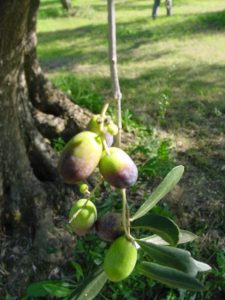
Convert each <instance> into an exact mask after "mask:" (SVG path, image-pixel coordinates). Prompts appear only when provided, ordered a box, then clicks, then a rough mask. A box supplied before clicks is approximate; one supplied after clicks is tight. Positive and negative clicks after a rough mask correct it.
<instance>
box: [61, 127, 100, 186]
mask: <svg viewBox="0 0 225 300" xmlns="http://www.w3.org/2000/svg"><path fill="white" fill-rule="evenodd" d="M101 155H102V141H101V138H100V137H98V135H97V134H96V133H94V132H91V131H84V132H81V133H79V134H77V135H75V136H74V137H73V138H72V139H71V140H70V141H69V142H68V143H67V144H66V146H65V148H64V150H63V152H62V154H61V157H60V160H59V172H60V174H61V176H62V177H63V179H64V181H65V182H66V183H69V184H73V183H78V182H80V181H82V180H84V179H86V178H87V177H89V176H90V175H91V174H92V173H93V172H94V170H95V168H96V167H97V165H98V163H99V160H100V158H101Z"/></svg>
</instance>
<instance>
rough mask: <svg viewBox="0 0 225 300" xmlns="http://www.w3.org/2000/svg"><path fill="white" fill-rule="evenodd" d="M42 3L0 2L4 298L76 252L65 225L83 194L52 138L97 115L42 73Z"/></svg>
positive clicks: (0, 295) (0, 276) (0, 290)
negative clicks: (61, 169) (70, 180)
mask: <svg viewBox="0 0 225 300" xmlns="http://www.w3.org/2000/svg"><path fill="white" fill-rule="evenodd" d="M38 6H39V0H21V1H17V0H11V1H8V0H5V1H3V0H2V1H0V66H1V67H0V136H1V138H0V261H1V264H0V281H1V286H2V283H3V287H1V286H0V299H4V295H5V294H6V292H7V291H8V292H9V293H10V294H11V295H13V296H14V297H15V299H17V297H18V298H19V297H20V296H21V294H22V293H23V290H24V288H25V287H26V285H27V283H28V281H29V280H30V279H32V280H34V279H38V278H41V277H45V276H47V275H48V274H49V270H51V269H52V268H53V267H54V266H56V265H59V264H61V263H64V262H65V260H66V259H68V257H69V256H70V254H71V250H72V249H73V247H74V238H73V237H72V236H71V235H70V234H69V233H68V232H67V231H66V230H65V226H64V225H63V220H64V219H65V218H64V216H66V213H67V211H68V208H69V207H70V205H71V201H73V200H74V199H76V198H77V195H76V189H75V188H71V187H68V186H65V185H64V184H63V182H62V181H61V179H60V178H59V177H58V173H57V159H58V157H57V154H56V153H55V152H54V151H53V149H52V147H51V145H50V141H49V140H50V139H52V138H55V137H58V136H63V137H64V138H65V139H66V140H68V139H69V138H70V137H71V136H72V135H74V134H75V133H76V132H78V131H79V130H81V129H83V128H85V126H86V123H87V120H88V117H89V116H90V113H89V112H88V111H86V110H82V109H81V108H80V107H78V106H77V105H74V104H73V103H72V102H71V101H70V100H69V99H68V98H67V97H66V96H65V95H63V94H62V93H60V92H59V91H57V90H56V89H55V88H54V87H53V86H52V85H51V83H50V82H49V81H48V80H46V78H45V77H44V75H43V73H42V70H41V68H40V65H39V63H38V60H37V56H36V42H37V39H36V32H35V29H36V28H35V26H36V14H37V10H38ZM53 212H54V213H53ZM43 266H44V267H43Z"/></svg>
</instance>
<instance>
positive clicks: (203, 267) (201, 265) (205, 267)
mask: <svg viewBox="0 0 225 300" xmlns="http://www.w3.org/2000/svg"><path fill="white" fill-rule="evenodd" d="M194 263H195V265H196V266H197V268H198V271H199V272H207V271H210V270H211V269H212V268H211V267H210V266H209V265H208V264H206V263H204V262H202V261H198V260H195V259H194Z"/></svg>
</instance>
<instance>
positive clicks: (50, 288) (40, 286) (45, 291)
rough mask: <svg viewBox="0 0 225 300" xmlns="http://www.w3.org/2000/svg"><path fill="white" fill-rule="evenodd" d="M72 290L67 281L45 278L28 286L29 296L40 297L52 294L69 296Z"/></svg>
mask: <svg viewBox="0 0 225 300" xmlns="http://www.w3.org/2000/svg"><path fill="white" fill-rule="evenodd" d="M71 292H72V290H71V289H70V285H69V283H67V282H61V281H53V280H45V281H40V282H35V283H32V284H30V285H29V286H28V288H27V294H26V296H28V297H33V298H39V297H47V296H52V297H55V298H64V297H68V296H69V295H70V294H71Z"/></svg>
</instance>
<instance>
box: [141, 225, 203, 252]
mask: <svg viewBox="0 0 225 300" xmlns="http://www.w3.org/2000/svg"><path fill="white" fill-rule="evenodd" d="M197 238H198V236H197V235H196V234H194V233H192V232H190V231H187V230H183V229H179V241H178V243H177V244H178V245H179V244H185V243H188V242H192V241H194V240H195V239H197ZM140 241H144V242H147V243H152V244H156V245H164V246H167V245H169V243H168V242H167V241H165V240H164V239H163V238H162V237H160V236H158V235H157V234H153V235H150V236H147V237H144V238H142V239H140ZM137 248H140V246H139V245H138V244H137Z"/></svg>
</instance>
